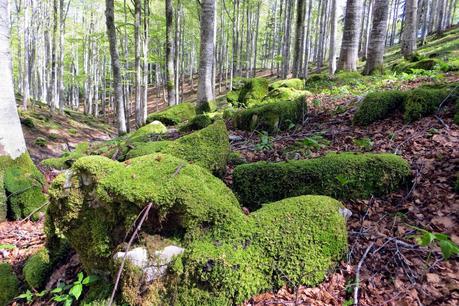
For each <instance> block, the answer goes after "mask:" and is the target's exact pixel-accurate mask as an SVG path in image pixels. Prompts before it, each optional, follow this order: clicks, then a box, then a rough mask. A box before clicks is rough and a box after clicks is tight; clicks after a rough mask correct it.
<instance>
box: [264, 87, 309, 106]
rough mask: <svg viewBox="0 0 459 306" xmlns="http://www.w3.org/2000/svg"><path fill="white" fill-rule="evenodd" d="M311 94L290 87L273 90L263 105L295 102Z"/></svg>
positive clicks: (265, 98)
mask: <svg viewBox="0 0 459 306" xmlns="http://www.w3.org/2000/svg"><path fill="white" fill-rule="evenodd" d="M310 94H311V93H310V92H309V91H306V90H296V89H293V88H288V87H279V88H276V89H273V90H271V91H270V92H269V93H268V95H267V96H265V97H264V98H263V100H262V103H272V102H285V101H295V100H298V99H301V98H304V97H306V96H309V95H310Z"/></svg>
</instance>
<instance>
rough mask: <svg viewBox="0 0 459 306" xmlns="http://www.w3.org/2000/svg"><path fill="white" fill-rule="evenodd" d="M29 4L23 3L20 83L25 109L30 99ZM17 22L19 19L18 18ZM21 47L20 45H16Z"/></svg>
mask: <svg viewBox="0 0 459 306" xmlns="http://www.w3.org/2000/svg"><path fill="white" fill-rule="evenodd" d="M29 15H30V14H29V4H28V3H27V2H25V3H24V76H23V85H22V108H23V109H27V104H28V102H29V99H30V79H29V77H30V71H29V68H30V65H29V58H30V54H29ZM18 23H19V20H18ZM18 35H19V33H18ZM18 47H19V48H21V46H18ZM19 73H20V72H19Z"/></svg>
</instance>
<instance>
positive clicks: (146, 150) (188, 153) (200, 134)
mask: <svg viewBox="0 0 459 306" xmlns="http://www.w3.org/2000/svg"><path fill="white" fill-rule="evenodd" d="M132 146H133V148H132V150H130V151H129V152H128V154H127V159H130V158H134V157H138V156H143V155H147V154H152V153H157V152H161V153H165V154H171V155H173V156H176V157H178V158H182V159H184V160H186V161H188V162H190V163H195V164H197V165H199V166H201V167H204V168H206V169H208V170H210V171H212V172H214V173H217V174H221V173H224V171H225V169H226V163H227V160H228V154H229V152H230V148H229V141H228V131H227V129H226V126H225V123H224V122H223V121H222V120H217V121H216V122H215V123H213V124H211V125H209V126H208V127H206V128H204V129H201V130H199V131H196V132H194V133H192V134H189V135H186V136H183V137H181V138H179V139H177V140H174V141H167V140H165V141H156V142H146V143H135V144H133V145H132Z"/></svg>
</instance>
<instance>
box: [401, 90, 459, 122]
mask: <svg viewBox="0 0 459 306" xmlns="http://www.w3.org/2000/svg"><path fill="white" fill-rule="evenodd" d="M447 97H449V91H448V90H446V89H430V88H417V89H413V90H410V91H409V92H408V93H407V96H406V100H405V110H404V113H403V118H404V120H405V121H406V122H411V121H415V120H418V119H421V118H422V117H425V116H428V115H432V114H433V113H434V112H435V111H436V110H437V109H438V107H439V106H440V104H441V103H442V102H443V101H445V99H446V98H447ZM451 99H455V97H454V96H451ZM445 102H446V101H445Z"/></svg>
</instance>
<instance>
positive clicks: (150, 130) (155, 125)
mask: <svg viewBox="0 0 459 306" xmlns="http://www.w3.org/2000/svg"><path fill="white" fill-rule="evenodd" d="M164 133H167V127H166V126H165V125H164V124H162V123H161V122H160V121H153V122H151V123H149V124H147V125H144V126H142V127H141V128H139V129H138V130H137V131H135V132H133V133H132V134H130V135H129V138H128V140H129V141H131V142H143V141H148V140H149V137H150V136H152V135H158V134H164Z"/></svg>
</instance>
